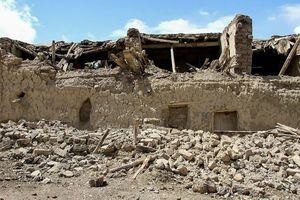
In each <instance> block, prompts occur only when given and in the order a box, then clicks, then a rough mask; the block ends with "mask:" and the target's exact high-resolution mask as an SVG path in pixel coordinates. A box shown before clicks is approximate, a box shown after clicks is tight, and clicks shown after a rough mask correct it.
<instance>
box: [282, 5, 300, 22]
mask: <svg viewBox="0 0 300 200" xmlns="http://www.w3.org/2000/svg"><path fill="white" fill-rule="evenodd" d="M280 12H281V15H282V16H283V17H284V18H285V19H287V20H288V21H289V22H297V21H299V20H300V4H293V5H284V6H281V7H280Z"/></svg>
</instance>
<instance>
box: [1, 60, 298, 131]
mask: <svg viewBox="0 0 300 200" xmlns="http://www.w3.org/2000/svg"><path fill="white" fill-rule="evenodd" d="M22 65H24V62H23V63H22V64H21V66H22ZM0 72H1V79H2V81H1V104H0V109H1V116H0V120H1V121H7V120H15V121H16V120H19V119H26V120H32V121H38V120H40V119H42V118H44V119H48V120H61V121H63V122H66V123H69V124H71V125H74V126H77V127H82V128H92V129H96V128H99V127H128V126H130V125H131V124H132V122H133V120H134V118H158V119H161V121H162V124H163V125H167V121H168V108H169V106H170V105H178V104H181V105H186V106H187V107H188V117H187V127H186V128H190V129H203V130H212V125H213V114H214V112H225V111H237V118H238V119H237V121H238V130H262V129H268V128H272V127H274V126H275V124H276V123H277V122H279V123H282V124H286V125H289V126H292V127H299V124H300V103H299V98H300V90H299V81H300V79H299V78H297V77H294V78H292V77H289V78H282V79H278V78H276V77H275V78H266V77H236V78H233V79H232V78H228V77H223V76H221V75H220V74H215V73H212V72H211V73H212V74H210V72H205V73H194V74H182V75H174V74H173V75H172V74H170V73H162V74H160V73H158V74H156V75H151V76H148V77H145V78H141V77H135V76H133V75H130V74H124V73H119V72H118V71H117V70H115V71H114V70H112V71H107V72H101V73H100V72H99V73H98V74H96V73H85V72H66V73H61V74H55V72H53V71H52V70H50V68H47V67H41V66H32V67H28V66H25V67H20V66H19V67H11V66H9V67H8V66H1V71H0ZM55 75H56V77H54V76H55ZM20 92H24V93H25V94H26V95H25V96H24V97H23V98H22V99H21V100H20V101H17V102H14V100H15V99H16V98H17V95H18V94H20ZM87 99H90V103H91V108H90V109H91V111H90V119H89V123H88V127H86V125H85V126H82V123H81V122H80V116H79V111H80V108H81V106H82V104H83V103H84V102H85V101H86V100H87Z"/></svg>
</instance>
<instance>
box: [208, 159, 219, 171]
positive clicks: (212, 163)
mask: <svg viewBox="0 0 300 200" xmlns="http://www.w3.org/2000/svg"><path fill="white" fill-rule="evenodd" d="M216 167H217V162H216V161H215V160H212V161H210V162H209V163H208V168H209V169H210V170H213V169H214V168H216Z"/></svg>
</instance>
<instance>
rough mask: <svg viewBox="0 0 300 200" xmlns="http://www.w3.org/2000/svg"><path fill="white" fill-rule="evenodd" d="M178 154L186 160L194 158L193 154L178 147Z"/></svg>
mask: <svg viewBox="0 0 300 200" xmlns="http://www.w3.org/2000/svg"><path fill="white" fill-rule="evenodd" d="M178 153H179V155H181V156H182V157H183V158H184V159H186V160H188V161H192V160H194V158H195V157H194V155H193V154H192V153H190V152H188V151H186V150H184V149H180V150H179V151H178Z"/></svg>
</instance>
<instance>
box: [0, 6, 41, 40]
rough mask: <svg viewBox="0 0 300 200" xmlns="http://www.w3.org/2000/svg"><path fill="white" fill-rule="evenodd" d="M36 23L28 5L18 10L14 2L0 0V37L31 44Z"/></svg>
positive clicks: (34, 35) (36, 20)
mask: <svg viewBox="0 0 300 200" xmlns="http://www.w3.org/2000/svg"><path fill="white" fill-rule="evenodd" d="M37 23H38V19H37V18H36V17H34V16H33V15H32V14H31V10H30V7H29V6H28V5H25V6H24V7H22V8H18V7H17V2H16V0H0V37H10V38H12V39H17V40H22V41H24V42H33V41H34V39H35V37H36V30H35V29H34V25H35V24H37Z"/></svg>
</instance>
